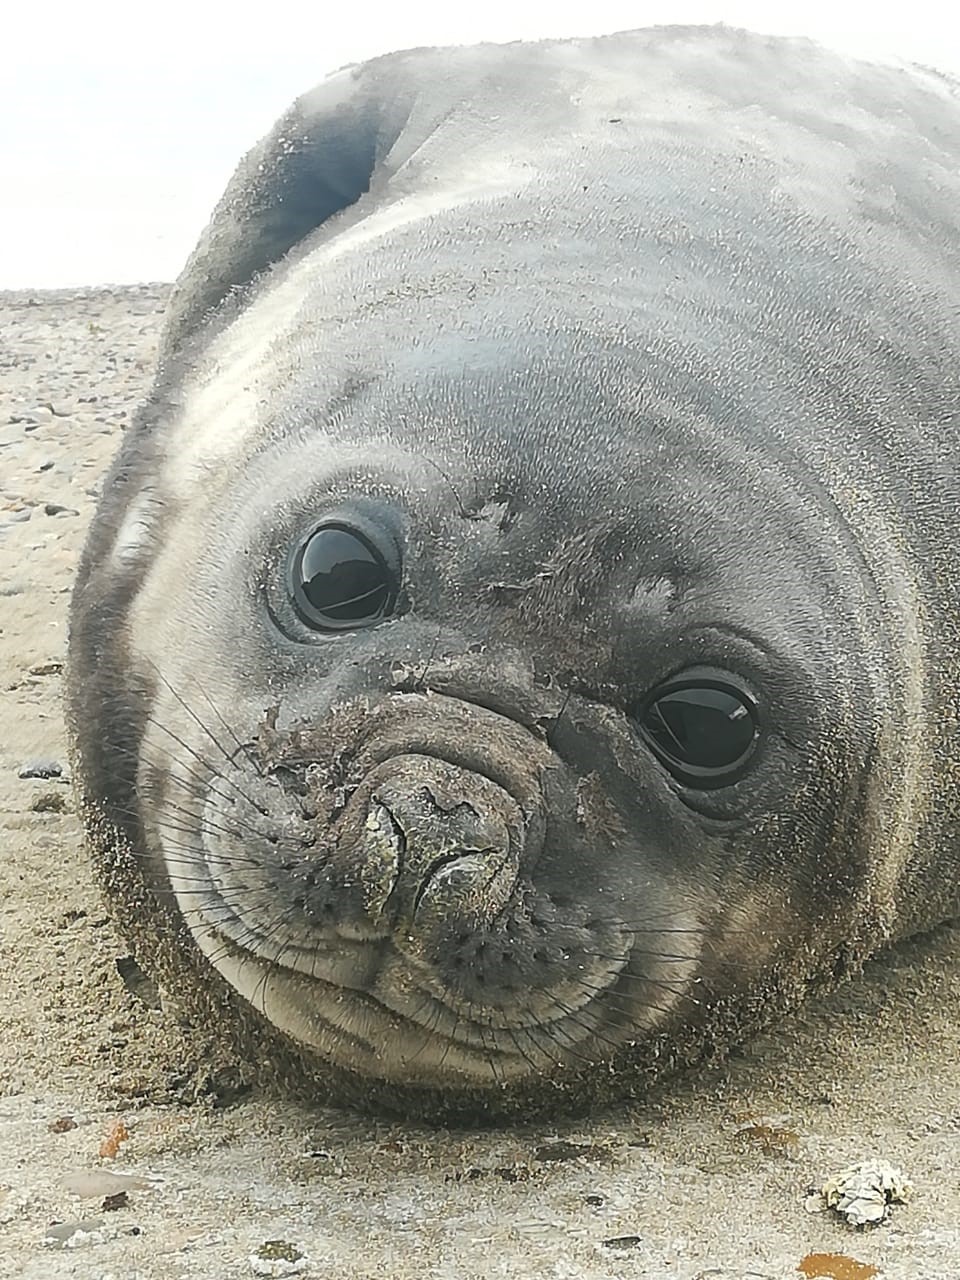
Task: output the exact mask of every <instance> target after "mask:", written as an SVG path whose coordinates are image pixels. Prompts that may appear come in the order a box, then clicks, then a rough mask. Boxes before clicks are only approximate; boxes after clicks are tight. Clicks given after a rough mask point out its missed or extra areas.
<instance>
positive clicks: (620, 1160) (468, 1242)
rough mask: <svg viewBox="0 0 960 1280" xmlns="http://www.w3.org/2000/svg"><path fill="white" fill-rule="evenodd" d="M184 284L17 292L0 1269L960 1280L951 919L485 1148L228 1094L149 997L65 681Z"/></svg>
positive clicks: (125, 1278) (7, 562) (2, 617)
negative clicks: (76, 603) (700, 1049)
mask: <svg viewBox="0 0 960 1280" xmlns="http://www.w3.org/2000/svg"><path fill="white" fill-rule="evenodd" d="M166 293H167V289H166V287H165V286H159V285H158V286H152V285H151V286H140V287H134V288H122V289H120V288H117V289H103V290H96V289H90V290H70V291H46V292H32V293H31V292H19V293H0V822H2V856H0V1277H7V1276H9V1277H23V1278H24V1280H59V1278H60V1277H68V1276H70V1277H84V1278H86V1277H90V1278H91V1280H161V1278H162V1280H168V1278H176V1280H179V1278H180V1277H183V1278H184V1280H186V1278H187V1277H190V1278H191V1280H206V1278H208V1277H209V1278H211V1280H213V1278H217V1280H220V1278H221V1277H244V1276H253V1275H293V1274H301V1275H306V1276H314V1277H337V1280H359V1278H360V1277H364V1278H370V1280H373V1278H376V1280H383V1278H384V1277H404V1276H414V1275H415V1276H431V1277H432V1276H440V1277H451V1278H453V1277H457V1278H463V1280H472V1278H474V1277H476V1278H477V1280H480V1278H481V1277H484V1278H486V1277H529V1278H536V1277H551V1278H556V1280H565V1278H568V1277H581V1276H582V1277H590V1278H593V1277H597V1278H601V1277H602V1278H603V1280H613V1278H615V1277H676V1278H677V1280H707V1278H708V1277H709V1278H710V1280H741V1278H742V1280H746V1278H747V1277H749V1278H750V1280H788V1278H789V1280H796V1278H797V1277H802V1276H816V1275H824V1276H834V1277H835V1278H836V1280H869V1277H871V1276H880V1277H883V1278H885V1280H908V1278H914V1277H918V1278H919V1277H924V1278H943V1280H949V1278H950V1277H956V1276H960V1053H958V1042H960V927H952V928H944V929H941V930H940V931H938V932H937V933H936V934H934V935H931V936H930V937H927V938H924V939H920V940H917V941H915V942H912V943H910V944H908V945H906V946H903V947H901V948H899V949H898V950H897V951H896V952H894V953H892V954H889V955H887V956H884V957H881V958H880V959H879V960H877V961H875V962H874V963H873V964H871V966H870V967H869V969H868V971H867V973H866V974H865V975H864V976H863V977H862V979H860V980H858V981H856V982H854V983H850V984H848V985H847V986H845V987H844V988H843V989H842V990H840V991H838V992H837V993H835V994H834V995H833V996H831V997H829V998H826V999H819V1000H817V1001H815V1002H810V1003H808V1005H807V1006H805V1007H804V1008H803V1009H802V1010H800V1011H799V1012H798V1013H796V1014H794V1015H792V1016H790V1017H789V1018H787V1019H786V1020H784V1021H783V1022H782V1023H781V1024H780V1025H779V1026H777V1027H776V1028H775V1029H774V1030H773V1031H771V1032H770V1033H768V1034H767V1035H765V1036H763V1037H762V1038H760V1039H758V1040H755V1041H753V1042H751V1043H749V1044H747V1045H745V1046H742V1048H741V1049H740V1050H739V1051H738V1052H737V1053H736V1055H735V1056H733V1057H732V1058H731V1059H730V1060H729V1061H727V1062H726V1063H725V1064H710V1065H708V1066H706V1067H705V1068H703V1069H701V1070H700V1071H698V1072H696V1073H694V1074H691V1075H688V1076H685V1077H683V1078H682V1079H680V1080H677V1081H674V1082H672V1083H671V1084H670V1086H669V1087H667V1088H665V1089H663V1090H662V1091H661V1092H659V1093H658V1094H657V1095H656V1096H655V1097H654V1098H651V1099H650V1100H649V1101H648V1102H647V1103H646V1104H645V1105H643V1106H636V1105H633V1106H630V1107H629V1108H622V1109H619V1110H613V1111H608V1112H605V1113H603V1114H595V1115H592V1116H590V1117H589V1118H586V1119H585V1118H583V1117H580V1118H578V1119H573V1120H570V1121H568V1122H564V1123H562V1124H559V1125H558V1124H556V1123H554V1124H553V1125H551V1126H546V1127H545V1126H543V1125H537V1126H531V1127H529V1128H522V1127H514V1128H511V1129H500V1130H495V1131H489V1132H483V1133H476V1132H432V1131H429V1130H425V1129H420V1128H417V1129H414V1128H411V1127H408V1126H405V1125H403V1124H400V1123H394V1122H388V1121H383V1120H376V1119H370V1118H363V1117H357V1116H353V1115H349V1114H345V1113H342V1112H336V1111H332V1110H327V1109H319V1108H317V1109H309V1108H305V1107H302V1106H294V1105H292V1104H291V1103H289V1102H285V1101H284V1100H283V1099H282V1098H277V1097H267V1096H258V1095H255V1094H253V1093H249V1092H248V1093H244V1092H243V1091H242V1090H237V1089H236V1088H234V1087H233V1080H232V1077H231V1075H230V1073H229V1072H222V1071H221V1072H219V1073H211V1072H210V1071H209V1069H208V1068H207V1065H206V1063H207V1059H206V1058H205V1055H204V1043H203V1035H202V1032H199V1031H197V1030H196V1029H190V1028H186V1027H183V1026H181V1024H180V1021H179V1020H178V1016H177V1010H176V1007H175V1003H174V1002H173V1001H169V1000H168V1001H165V1002H164V1003H163V1004H162V1005H160V1006H159V1007H158V1001H157V1000H156V999H154V998H153V993H152V992H151V991H150V990H149V989H144V987H143V985H142V984H138V983H137V982H136V981H135V980H134V979H135V974H134V975H133V976H131V968H130V966H129V964H126V963H124V961H125V958H126V957H127V954H128V953H127V948H126V947H125V945H124V943H123V942H122V941H121V939H120V937H119V935H118V934H117V933H116V932H115V930H114V928H113V925H112V923H111V922H110V921H109V919H108V918H107V916H106V913H105V911H104V909H103V907H102V904H101V902H100V900H99V898H98V894H97V890H96V886H95V884H94V881H93V877H92V874H91V871H90V868H89V866H88V863H87V860H86V857H85V854H84V851H83V848H82V846H81V841H80V835H79V827H78V822H77V819H76V816H75V812H74V803H73V796H72V792H71V787H70V780H69V770H68V764H67V759H66V752H65V743H64V733H63V727H62V719H61V710H60V697H61V671H62V664H63V662H64V660H65V655H66V615H67V604H68V600H69V591H70V585H71V578H72V574H73V570H74V566H75V564H76V561H77V558H78V555H79V552H80V549H81V546H82V542H83V538H84V534H85V530H86V526H87V522H88V520H89V518H90V516H91V514H92V510H93V504H94V500H95V495H96V493H97V490H98V486H99V484H100V482H101V479H102V476H103V473H104V470H105V468H106V466H107V464H108V462H109V460H110V458H111V456H112V454H113V452H114V450H115V449H116V447H117V444H118V442H119V439H120V437H121V435H122V432H123V430H124V427H125V425H126V424H127V423H128V422H129V420H130V418H131V416H132V414H133V411H134V409H135V406H136V403H137V400H138V398H139V396H140V395H141V394H142V393H143V391H144V389H145V387H146V384H147V381H148V379H149V376H150V370H151V364H152V360H153V355H154V350H155V345H156V340H157V336H158V331H159V326H160V321H161V313H162V308H163V305H164V300H165V297H166ZM118 962H120V963H119V964H118ZM125 976H126V981H125V980H124V978H125ZM101 1152H103V1154H101ZM867 1159H879V1160H884V1161H887V1162H889V1163H890V1164H892V1165H894V1166H896V1167H898V1168H899V1169H900V1170H902V1173H903V1175H904V1177H905V1178H906V1179H908V1180H909V1182H910V1183H911V1184H912V1186H913V1193H912V1196H911V1197H910V1199H909V1200H908V1201H907V1202H906V1203H902V1204H896V1205H893V1206H892V1207H891V1210H890V1214H889V1218H888V1219H887V1221H885V1222H884V1223H882V1224H881V1225H878V1226H874V1227H866V1228H859V1229H858V1228H854V1227H851V1226H849V1225H847V1224H846V1223H845V1222H843V1221H842V1220H841V1219H840V1218H839V1217H838V1216H837V1215H836V1214H835V1213H834V1212H832V1211H830V1210H828V1209H825V1208H821V1207H820V1205H819V1202H818V1201H817V1199H816V1197H811V1195H810V1191H811V1189H815V1188H818V1187H819V1186H821V1185H822V1184H823V1183H824V1182H825V1181H826V1180H827V1179H828V1178H829V1177H831V1176H832V1175H835V1174H837V1173H839V1172H840V1171H842V1170H843V1169H845V1168H846V1167H847V1166H849V1165H852V1164H854V1163H856V1162H858V1161H862V1160H867ZM118 1175H133V1176H132V1179H131V1178H130V1177H127V1178H125V1179H124V1178H123V1177H119V1178H118ZM78 1223H83V1224H85V1225H84V1227H83V1229H82V1230H80V1231H77V1230H76V1229H75V1227H76V1224H78ZM268 1242H279V1243H272V1244H271V1243H268ZM811 1259H812V1261H811ZM824 1259H826V1260H825V1261H824ZM831 1259H833V1260H831ZM837 1259H839V1261H837ZM844 1259H846V1260H847V1261H846V1262H844ZM856 1264H860V1266H859V1268H858V1267H857V1265H856ZM818 1267H819V1268H828V1269H820V1270H817V1269H816V1268H818ZM845 1268H846V1269H845ZM871 1268H872V1269H871Z"/></svg>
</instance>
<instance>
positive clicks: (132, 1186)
mask: <svg viewBox="0 0 960 1280" xmlns="http://www.w3.org/2000/svg"><path fill="white" fill-rule="evenodd" d="M63 1186H64V1188H65V1190H67V1191H69V1192H70V1193H71V1195H75V1196H80V1198H81V1199H83V1200H94V1199H99V1198H100V1197H101V1196H115V1195H117V1194H118V1193H119V1192H121V1191H153V1190H154V1189H155V1188H156V1187H157V1186H158V1180H157V1179H156V1178H141V1177H140V1176H139V1175H137V1174H135V1173H114V1172H113V1171H112V1170H111V1169H83V1170H81V1171H80V1172H79V1173H68V1174H67V1175H66V1177H65V1178H64V1179H63Z"/></svg>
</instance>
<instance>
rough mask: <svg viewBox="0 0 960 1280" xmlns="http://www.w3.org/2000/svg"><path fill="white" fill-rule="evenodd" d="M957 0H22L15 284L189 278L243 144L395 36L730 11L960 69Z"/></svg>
mask: <svg viewBox="0 0 960 1280" xmlns="http://www.w3.org/2000/svg"><path fill="white" fill-rule="evenodd" d="M937 11H939V13H940V15H941V16H939V17H937V16H935V14H936V13H937ZM946 12H947V6H946V5H945V4H937V5H934V4H930V3H925V2H923V3H909V4H908V3H901V4H897V5H893V4H883V3H872V4H863V3H849V2H848V3H844V2H843V0H836V2H835V3H824V2H823V0H801V2H799V3H798V2H796V0H784V2H782V3H778V2H777V0H766V2H765V3H756V2H753V0H714V2H713V3H709V2H707V0H651V2H648V3H637V2H634V3H626V2H625V0H580V3H576V4H574V3H568V2H567V0H540V2H539V3H533V2H532V0H513V3H509V2H507V0H481V3H480V4H477V5H470V6H467V5H463V4H462V3H459V2H458V0H447V2H446V3H445V4H442V5H438V4H430V3H427V2H426V0H406V2H404V0H400V2H399V3H397V2H396V0H391V3H389V4H382V3H374V4H370V3H362V2H358V3H355V4H350V3H343V2H342V0H339V2H337V0H335V2H334V3H333V4H330V3H324V0H311V2H310V3H301V2H299V0H274V2H270V0H266V2H264V0H261V2H260V3H258V4H256V6H251V7H250V8H248V7H247V6H246V5H245V4H244V3H243V0H235V2H234V3H231V4H227V3H222V2H221V0H209V2H207V3H205V2H204V0H192V3H188V2H185V0H165V2H163V3H160V4H157V5H154V6H150V5H144V4H142V3H138V0H122V2H114V0H90V2H89V3H86V4H84V3H83V0H79V2H78V0H70V2H69V3H65V2H64V0H11V2H10V3H9V4H8V5H7V6H6V10H5V14H4V19H3V23H2V33H3V35H2V38H3V43H4V57H3V62H2V66H0V288H22V287H30V286H54V285H68V284H95V283H108V282H109V283H121V282H125V281H135V280H168V279H172V278H173V277H174V276H175V275H176V273H177V271H178V270H179V268H180V266H181V265H182V263H183V260H184V258H185V257H186V254H187V253H188V252H189V250H190V248H191V246H192V244H193V242H194V240H195V239H196V236H197V234H198V232H199V230H200V228H201V227H202V226H203V224H204V223H205V222H206V219H207V216H208V214H209V212H210V209H211V207H212V205H213V203H214V202H215V200H216V199H217V197H218V195H219V194H220V191H221V190H222V188H223V186H224V183H225V182H226V180H227V178H228V177H229V174H230V172H231V170H232V169H233V166H234V164H235V163H236V161H237V159H238V158H239V156H240V154H241V153H242V152H243V151H244V150H246V148H247V147H248V146H249V145H250V144H251V143H252V142H254V141H255V140H256V139H257V138H258V137H259V136H260V135H262V134H263V133H264V132H265V131H266V130H267V129H268V128H269V126H270V125H271V123H272V122H273V120H274V118H275V117H276V116H277V115H278V114H279V113H280V112H281V111H282V110H283V108H284V107H285V106H286V105H287V103H288V102H289V101H290V100H291V99H292V98H294V97H295V96H296V95H297V94H298V93H300V92H302V91H303V90H304V89H306V88H308V87H309V86H310V85H311V84H314V83H315V82H316V81H317V80H319V79H321V78H322V76H323V75H324V74H325V73H326V72H327V71H330V70H332V69H334V68H336V67H338V66H342V65H343V64H344V63H347V62H354V61H357V60H359V59H362V58H367V57H371V56H374V55H376V54H378V53H385V52H388V51H389V50H391V49H399V48H404V47H409V46H411V45H418V44H450V43H468V42H472V41H475V40H482V39H493V40H511V39H518V38H531V37H536V36H539V35H597V34H601V33H604V32H609V31H616V30H619V29H622V28H626V27H637V26H645V25H648V24H651V23H656V22H719V21H724V22H729V23H732V24H734V25H738V26H745V27H751V28H753V29H754V30H757V31H769V32H782V33H788V34H799V35H810V36H814V37H816V38H817V39H820V40H822V41H824V42H825V43H828V44H831V45H833V46H834V47H839V48H842V49H846V50H849V51H852V52H859V53H864V54H867V55H870V56H887V57H902V58H907V59H912V60H916V61H920V62H924V63H929V64H932V65H935V66H938V67H941V68H942V69H944V70H951V71H957V72H960V16H951V17H949V18H947V17H944V16H942V15H943V14H944V13H946ZM957 14H958V15H960V8H958V10H957Z"/></svg>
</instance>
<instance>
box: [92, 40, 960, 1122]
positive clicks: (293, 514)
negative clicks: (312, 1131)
mask: <svg viewBox="0 0 960 1280" xmlns="http://www.w3.org/2000/svg"><path fill="white" fill-rule="evenodd" d="M958 209H960V99H958V96H957V89H956V87H955V86H954V85H952V84H951V83H950V82H949V81H947V80H946V79H945V78H943V77H940V76H938V75H936V74H934V73H929V72H923V71H920V70H909V69H896V68H892V67H883V66H874V65H867V64H863V63H858V62H856V61H852V60H849V59H846V58H842V57H838V56H835V55H832V54H829V53H827V52H825V51H823V50H821V49H819V48H818V47H816V46H815V45H813V44H811V43H808V42H806V41H803V40H787V39H774V38H765V37H760V36H754V35H749V34H746V33H744V32H740V31H734V30H729V29H725V28H663V29H653V30H647V31H638V32H632V33H627V34H620V35H615V36H610V37H605V38H601V39H584V40H564V41H547V42H542V43H533V44H523V43H519V44H512V45H509V46H502V47H498V46H494V45H484V46H480V47H476V48H457V49H425V50H416V51H414V52H409V53H402V54H397V55H392V56H389V57H384V58H380V59H377V60H375V61H373V62H370V63H367V64H364V65H362V66H358V67H352V68H348V69H346V70H343V71H341V72H339V73H337V74H335V75H333V76H332V77H331V78H329V79H328V80H326V81H325V82H323V83H322V84H321V85H320V87H319V88H317V89H316V90H314V91H313V92H311V93H308V94H306V95H305V96H304V97H303V98H301V99H300V100H298V102H297V103H296V104H295V105H294V106H293V108H292V109H291V110H290V111H289V112H288V114H287V115H285V116H284V117H283V119H282V120H281V121H280V122H279V124H278V125H277V126H276V128H275V129H274V131H273V132H272V133H271V134H270V136H269V137H268V138H267V139H266V140H265V141H264V142H262V143H261V144H260V145H259V146H257V147H256V148H255V149H254V150H253V151H252V152H251V153H250V154H249V155H248V156H247V158H246V159H245V160H244V161H243V162H242V164H241V166H240V168H239V170H238V172H237V174H236V176H235V177H234V179H233V180H232V182H231V184H230V185H229V187H228V189H227V191H226V193H225V195H224V197H223V199H222V201H221V203H220V204H219V206H218V208H217V210H216V211H215V213H214V215H213V219H212V221H211V223H210V225H209V227H208V229H207V230H206V232H205V234H204V235H203V237H202V239H201V241H200V244H199V246H198V247H197V249H196V250H195V252H194V254H193V255H192V257H191V259H190V261H189V263H188V265H187V267H186V269H185V271H184V274H183V276H182V277H181V279H180V281H179V283H178V285H177V287H176V290H175V293H174V295H173V298H172V301H171V305H170V311H169V316H168V319H167V324H166V329H165V335H164V338H163V345H162V352H161V360H160V364H159V370H158V373H157V377H156V380H155V383H154V386H153V389H152V391H151V393H150V395H149V398H148V399H147V401H146V403H145V404H144V405H143V407H142V409H141V410H140V412H139V415H138V417H137V419H136V421H135V422H134V424H133V426H132V428H131V430H130V431H129V433H128V435H127V437H126V439H125V441H124V444H123V448H122V450H121V452H120V455H119V457H118V458H117V461H116V463H115V465H114V468H113V470H112V472H111V473H110V475H109V477H108V480H107V482H106V486H105V488H104V492H103V497H102V500H101V502H100V507H99V510H98V513H97V515H96V518H95V520H94V523H93V527H92V530H91V533H90V537H89V542H88V544H87V547H86V551H85V554H84V556H83V562H82V566H81V569H80V575H79V580H78V583H77V587H76V592H75V595H74V598H73V608H72V619H71V640H70V672H69V689H68V694H69V697H68V715H69V722H70V726H71V734H72V740H73V750H74V759H75V770H76V777H77V781H78V786H79V796H80V800H81V805H82V812H83V815H84V821H85V825H86V830H87V833H88V836H89V843H90V846H91V848H92V850H93V853H94V856H95V858H96V860H97V862H98V864H99V866H100V867H101V868H102V873H103V880H104V884H105V886H106V891H107V894H108V897H109V899H110V900H111V902H112V903H113V904H114V908H115V910H116V912H117V915H118V917H119V919H120V921H121V924H122V926H123V928H124V929H125V930H126V931H127V932H128V934H129V937H130V940H131V943H132V945H133V947H134V949H135V952H136V955H137V956H138V957H139V958H140V960H141V962H142V963H143V965H144V966H145V967H147V968H148V969H149V970H151V971H153V972H156V973H158V974H160V975H161V976H162V977H163V979H164V980H165V981H166V982H167V983H168V984H173V985H174V986H175V987H176V988H177V989H178V991H179V993H180V995H181V997H182V998H183V999H186V1000H188V1001H190V1002H191V1004H192V1007H193V1009H194V1012H195V1014H196V1016H197V1017H198V1018H199V1019H202V1020H203V1021H204V1023H205V1025H206V1026H207V1027H210V1028H214V1029H215V1030H216V1031H217V1034H219V1035H221V1036H222V1037H223V1043H224V1044H227V1045H229V1046H232V1048H231V1052H234V1053H236V1054H238V1055H240V1056H241V1058H242V1059H243V1060H244V1061H246V1062H247V1063H248V1065H249V1069H250V1070H251V1071H252V1072H262V1073H263V1074H264V1075H268V1076H270V1077H271V1078H274V1079H276V1078H277V1077H281V1078H283V1079H285V1080H287V1081H289V1082H296V1083H298V1085H299V1086H301V1087H305V1088H307V1089H311V1090H315V1091H316V1092H317V1094H318V1095H319V1096H323V1097H327V1098H335V1099H342V1100H347V1101H350V1100H352V1101H356V1102H361V1103H367V1104H370V1105H379V1106H386V1107H392V1108H398V1109H404V1110H406V1111H408V1112H409V1113H412V1114H422V1115H425V1116H430V1117H437V1116H440V1115H447V1116H450V1115H466V1116H469V1115H473V1114H476V1115H483V1114H486V1115H495V1114H504V1113H507V1112H509V1111H510V1110H511V1109H519V1110H525V1111H526V1112H527V1113H530V1112H532V1111H534V1110H537V1109H546V1108H551V1107H558V1106H563V1105H574V1104H578V1103H579V1104H582V1103H583V1102H584V1101H586V1100H588V1099H591V1098H593V1099H596V1098H600V1097H608V1096H614V1095H623V1094H626V1093H628V1092H630V1091H631V1090H636V1089H638V1088H640V1087H642V1086H645V1085H646V1084H647V1083H648V1082H649V1081H650V1080H652V1079H653V1078H655V1077H656V1076H657V1075H659V1074H662V1073H663V1071H664V1070H665V1069H666V1068H667V1067H670V1066H673V1065H675V1064H677V1063H681V1062H688V1061H692V1060H694V1059H695V1058H696V1057H697V1056H698V1055H699V1054H701V1053H702V1052H703V1051H704V1050H705V1049H706V1048H707V1047H711V1046H720V1047H722V1046H723V1045H724V1044H729V1043H730V1042H731V1041H732V1040H734V1039H735V1038H739V1037H741V1036H743V1035H744V1034H746V1033H747V1032H749V1031H750V1030H751V1029H753V1028H755V1027H757V1026H759V1025H760V1024H761V1023H762V1022H764V1021H765V1020H767V1019H769V1018H770V1017H771V1016H773V1015H774V1014H776V1013H777V1012H779V1011H781V1010H782V1009H784V1008H786V1007H787V1006H788V1005H789V1004H790V1003H791V1002H794V1001H795V1000H796V999H797V998H798V997H799V995H800V994H801V993H802V992H803V991H805V990H806V989H807V988H808V987H809V986H810V985H811V984H812V983H819V982H833V981H835V980H836V979H837V978H839V977H840V976H841V975H842V974H844V973H847V972H849V971H851V970H854V969H856V968H857V966H859V965H860V964H861V962H862V961H863V959H864V958H865V957H866V956H868V955H869V954H870V953H871V952H873V951H874V950H875V949H876V948H877V947H879V946H880V945H882V944H883V943H885V942H887V941H889V940H891V939H894V938H897V937H900V936H903V935H905V934H907V933H909V932H910V931H916V930H918V929H920V928H923V927H925V926H931V925H933V924H934V923H936V922H938V921H942V920H945V919H947V918H949V917H950V916H952V915H956V914H958V911H960V854H958V849H960V797H958V787H957V779H958V776H960V735H958V729H957V717H958V691H957V682H958V674H957V673H958V671H960V630H958V621H960V610H958V603H957V602H958V599H960V556H958V551H957V547H958V543H960V483H958V471H960V468H958V461H960V449H958V443H957V441H958V432H957V427H958V415H960V235H958V231H957V210H958Z"/></svg>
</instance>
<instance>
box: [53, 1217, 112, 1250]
mask: <svg viewBox="0 0 960 1280" xmlns="http://www.w3.org/2000/svg"><path fill="white" fill-rule="evenodd" d="M103 1226H104V1221H103V1219H102V1218H82V1219H81V1220H80V1221H79V1222H54V1223H53V1224H52V1225H51V1226H49V1227H47V1229H46V1231H45V1232H44V1235H43V1239H42V1240H41V1241H40V1243H41V1244H45V1245H47V1246H48V1247H51V1248H54V1249H77V1248H80V1247H81V1246H82V1245H87V1244H103V1241H104V1235H103Z"/></svg>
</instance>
